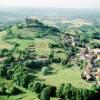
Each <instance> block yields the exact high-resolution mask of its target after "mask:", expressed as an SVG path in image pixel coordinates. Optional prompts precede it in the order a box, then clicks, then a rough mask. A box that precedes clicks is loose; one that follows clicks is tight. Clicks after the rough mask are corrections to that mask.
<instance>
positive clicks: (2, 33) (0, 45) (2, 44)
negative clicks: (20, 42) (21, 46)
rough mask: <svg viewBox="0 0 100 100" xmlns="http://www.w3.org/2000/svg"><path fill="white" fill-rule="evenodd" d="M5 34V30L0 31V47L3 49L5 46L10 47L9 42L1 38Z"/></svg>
mask: <svg viewBox="0 0 100 100" xmlns="http://www.w3.org/2000/svg"><path fill="white" fill-rule="evenodd" d="M5 35H6V31H2V32H0V49H5V48H8V49H10V48H11V47H12V46H11V45H10V44H9V43H7V42H5V41H4V40H3V39H2V37H3V36H5Z"/></svg>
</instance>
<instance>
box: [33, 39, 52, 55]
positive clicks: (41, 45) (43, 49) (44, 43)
mask: <svg viewBox="0 0 100 100" xmlns="http://www.w3.org/2000/svg"><path fill="white" fill-rule="evenodd" d="M50 42H53V41H52V40H50V39H41V38H36V39H35V40H34V43H35V47H36V53H37V54H38V55H39V56H41V55H44V56H48V55H49V54H50V48H49V46H48V44H49V43H50Z"/></svg>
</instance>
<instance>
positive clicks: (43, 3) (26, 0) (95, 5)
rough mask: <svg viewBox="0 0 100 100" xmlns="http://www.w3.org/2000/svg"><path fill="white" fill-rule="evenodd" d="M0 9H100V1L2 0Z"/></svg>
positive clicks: (0, 0)
mask: <svg viewBox="0 0 100 100" xmlns="http://www.w3.org/2000/svg"><path fill="white" fill-rule="evenodd" d="M0 7H4V8H6V7H22V8H25V7H30V8H39V7H49V8H89V9H100V0H0Z"/></svg>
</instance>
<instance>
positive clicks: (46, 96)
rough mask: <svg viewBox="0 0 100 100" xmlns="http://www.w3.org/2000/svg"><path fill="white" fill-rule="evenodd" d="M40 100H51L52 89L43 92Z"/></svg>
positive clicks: (47, 88) (48, 88)
mask: <svg viewBox="0 0 100 100" xmlns="http://www.w3.org/2000/svg"><path fill="white" fill-rule="evenodd" d="M40 100H50V87H46V88H44V89H43V90H42V92H41V94H40Z"/></svg>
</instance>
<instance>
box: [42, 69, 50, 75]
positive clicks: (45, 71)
mask: <svg viewBox="0 0 100 100" xmlns="http://www.w3.org/2000/svg"><path fill="white" fill-rule="evenodd" d="M41 72H42V75H47V74H48V73H49V68H48V67H43V68H42V70H41Z"/></svg>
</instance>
